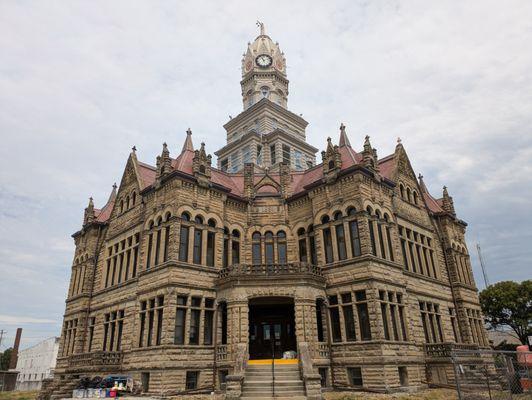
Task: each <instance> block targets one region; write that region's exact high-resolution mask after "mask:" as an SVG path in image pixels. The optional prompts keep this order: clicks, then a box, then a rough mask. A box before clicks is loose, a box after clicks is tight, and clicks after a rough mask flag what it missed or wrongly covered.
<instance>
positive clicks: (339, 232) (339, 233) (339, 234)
mask: <svg viewBox="0 0 532 400" xmlns="http://www.w3.org/2000/svg"><path fill="white" fill-rule="evenodd" d="M334 220H335V231H336V246H337V250H338V259H339V260H345V259H346V258H347V250H346V246H345V231H344V223H343V222H342V213H341V212H339V211H338V212H336V213H335V214H334Z"/></svg>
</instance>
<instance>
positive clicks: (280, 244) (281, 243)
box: [277, 231, 286, 264]
mask: <svg viewBox="0 0 532 400" xmlns="http://www.w3.org/2000/svg"><path fill="white" fill-rule="evenodd" d="M277 260H278V263H279V264H286V233H284V232H283V231H279V232H277Z"/></svg>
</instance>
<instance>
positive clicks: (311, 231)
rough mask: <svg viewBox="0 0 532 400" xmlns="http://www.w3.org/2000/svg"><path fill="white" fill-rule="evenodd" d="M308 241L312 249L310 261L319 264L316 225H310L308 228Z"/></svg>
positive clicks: (310, 249)
mask: <svg viewBox="0 0 532 400" xmlns="http://www.w3.org/2000/svg"><path fill="white" fill-rule="evenodd" d="M307 232H308V243H309V251H310V261H311V262H312V265H318V254H317V253H316V240H315V236H314V225H310V226H309V227H308V229H307Z"/></svg>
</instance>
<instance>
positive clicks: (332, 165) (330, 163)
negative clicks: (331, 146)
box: [329, 160, 334, 169]
mask: <svg viewBox="0 0 532 400" xmlns="http://www.w3.org/2000/svg"><path fill="white" fill-rule="evenodd" d="M329 169H334V160H331V161H329Z"/></svg>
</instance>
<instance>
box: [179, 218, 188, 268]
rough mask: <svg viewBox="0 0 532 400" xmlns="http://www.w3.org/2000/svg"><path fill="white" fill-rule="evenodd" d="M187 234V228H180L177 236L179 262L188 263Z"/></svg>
mask: <svg viewBox="0 0 532 400" xmlns="http://www.w3.org/2000/svg"><path fill="white" fill-rule="evenodd" d="M188 233H189V228H188V226H182V227H181V233H180V235H179V261H185V262H187V261H188Z"/></svg>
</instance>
